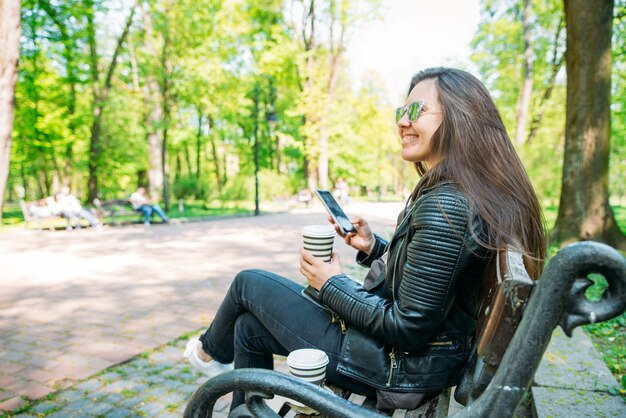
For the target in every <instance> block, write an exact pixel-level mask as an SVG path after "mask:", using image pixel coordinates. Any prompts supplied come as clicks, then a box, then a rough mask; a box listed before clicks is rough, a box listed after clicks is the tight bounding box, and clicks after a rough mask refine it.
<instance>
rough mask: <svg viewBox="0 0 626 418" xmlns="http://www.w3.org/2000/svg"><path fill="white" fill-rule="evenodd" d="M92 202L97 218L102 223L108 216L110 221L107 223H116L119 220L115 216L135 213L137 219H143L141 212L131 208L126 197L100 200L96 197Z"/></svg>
mask: <svg viewBox="0 0 626 418" xmlns="http://www.w3.org/2000/svg"><path fill="white" fill-rule="evenodd" d="M93 204H94V206H95V207H96V213H97V217H98V220H99V221H100V222H101V223H103V224H104V223H105V220H106V219H107V218H108V219H110V222H107V223H109V224H111V225H116V224H118V223H120V222H118V221H116V220H115V218H116V217H120V216H131V215H135V216H137V217H138V219H143V214H142V213H141V212H139V211H136V210H135V209H133V208H132V206H131V204H130V201H129V200H128V199H113V200H106V201H104V202H102V201H100V199H98V198H96V199H94V200H93Z"/></svg>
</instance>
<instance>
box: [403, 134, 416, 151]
mask: <svg viewBox="0 0 626 418" xmlns="http://www.w3.org/2000/svg"><path fill="white" fill-rule="evenodd" d="M418 141H419V136H417V135H404V136H403V137H402V148H406V147H410V146H412V145H415V144H417V142H418Z"/></svg>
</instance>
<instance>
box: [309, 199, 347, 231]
mask: <svg viewBox="0 0 626 418" xmlns="http://www.w3.org/2000/svg"><path fill="white" fill-rule="evenodd" d="M316 193H317V196H318V197H319V198H320V200H321V201H322V203H323V204H324V207H326V210H327V211H328V213H330V216H332V217H333V219H334V220H335V222H337V225H339V228H341V232H343V233H344V234H347V233H348V232H356V228H354V225H352V223H351V222H350V219H349V218H348V217H347V216H346V214H345V213H344V211H343V209H341V206H339V204H338V203H337V201H336V200H335V198H334V197H333V195H332V194H331V193H330V192H329V191H328V190H317V191H316Z"/></svg>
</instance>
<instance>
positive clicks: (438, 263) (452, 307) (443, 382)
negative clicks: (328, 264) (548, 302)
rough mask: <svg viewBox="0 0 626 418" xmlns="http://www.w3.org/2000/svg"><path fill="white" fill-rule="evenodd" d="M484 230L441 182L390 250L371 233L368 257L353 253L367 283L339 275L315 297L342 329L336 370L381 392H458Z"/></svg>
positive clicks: (484, 262)
mask: <svg viewBox="0 0 626 418" xmlns="http://www.w3.org/2000/svg"><path fill="white" fill-rule="evenodd" d="M401 215H402V214H401ZM481 231H482V223H481V221H480V218H479V217H478V216H474V215H473V214H472V213H471V212H470V208H469V207H468V203H467V200H466V198H465V197H464V196H463V194H462V193H461V192H460V191H459V189H458V187H457V186H456V185H454V184H452V183H448V182H446V183H441V184H439V185H438V186H435V187H433V188H431V189H428V190H426V191H424V192H423V193H422V195H421V196H420V197H418V199H417V200H416V201H415V203H414V204H413V205H412V206H411V207H409V209H407V214H406V215H405V216H404V219H403V220H402V221H401V222H399V224H398V226H397V227H396V230H395V232H394V235H393V237H392V238H391V240H390V241H389V243H387V242H385V241H384V240H383V239H382V238H380V237H378V236H376V244H375V246H374V249H373V251H372V254H370V255H369V256H367V255H366V254H365V253H359V254H358V255H357V261H358V262H359V263H360V264H362V265H365V266H368V267H369V266H372V269H371V270H370V273H368V276H369V277H368V278H366V284H365V286H362V285H360V284H359V283H357V282H355V281H353V280H351V279H349V278H348V277H346V276H345V275H343V274H339V275H336V276H333V277H331V278H330V279H329V280H328V281H327V282H326V283H325V284H324V285H323V286H322V288H321V289H320V292H319V297H320V300H321V302H322V303H323V304H324V305H326V306H327V307H329V308H330V309H331V310H333V311H334V312H335V313H336V314H337V315H339V316H340V317H341V318H342V319H343V320H344V321H345V322H346V323H347V332H346V335H345V336H344V338H343V341H342V349H341V358H340V360H339V364H338V367H337V370H338V371H339V372H340V373H342V374H344V375H347V376H350V377H352V378H354V379H357V380H359V381H361V382H364V383H366V384H368V385H370V386H373V387H375V388H378V389H382V390H387V391H395V392H431V391H435V390H439V389H443V388H446V387H450V386H453V385H455V384H456V383H457V382H458V379H459V377H460V374H461V371H462V369H463V366H464V364H465V362H466V361H467V358H468V356H469V354H470V349H471V343H472V339H473V335H474V331H475V325H476V319H477V315H478V301H477V299H478V289H479V286H480V284H481V283H482V281H483V278H484V277H485V276H486V272H487V268H488V265H489V260H490V258H491V257H492V256H493V253H492V252H491V251H488V250H486V249H485V248H483V247H481V246H479V245H478V244H477V243H476V239H475V236H476V235H479V236H480V234H482V232H481ZM385 251H386V253H387V254H388V255H387V257H383V255H384V253H385ZM381 257H383V259H384V258H386V262H385V264H383V263H382V260H381ZM376 260H378V261H376ZM372 263H374V264H372ZM385 265H386V268H385ZM381 267H382V268H381ZM385 270H386V271H385ZM377 272H380V273H378V277H376V276H377ZM368 279H369V280H368Z"/></svg>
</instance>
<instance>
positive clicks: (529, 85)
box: [515, 0, 533, 144]
mask: <svg viewBox="0 0 626 418" xmlns="http://www.w3.org/2000/svg"><path fill="white" fill-rule="evenodd" d="M522 16H523V19H522V32H523V34H524V85H523V86H522V90H521V93H520V98H519V103H518V104H517V127H516V129H515V142H516V143H518V144H522V143H523V142H524V137H525V136H526V120H527V119H528V112H529V109H530V99H531V96H532V92H533V48H532V44H531V34H530V27H531V5H530V0H524V9H523V11H522Z"/></svg>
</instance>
